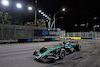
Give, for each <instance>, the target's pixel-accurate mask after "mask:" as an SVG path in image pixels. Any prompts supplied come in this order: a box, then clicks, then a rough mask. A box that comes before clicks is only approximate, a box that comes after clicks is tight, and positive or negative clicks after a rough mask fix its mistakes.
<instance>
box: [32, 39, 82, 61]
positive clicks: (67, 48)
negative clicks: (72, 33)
mask: <svg viewBox="0 0 100 67" xmlns="http://www.w3.org/2000/svg"><path fill="white" fill-rule="evenodd" d="M80 50H81V46H80V45H79V44H76V45H72V44H71V43H70V42H68V41H64V42H63V43H62V44H61V43H60V44H59V45H55V46H54V47H52V48H50V49H47V47H46V46H42V47H41V48H40V50H35V51H34V52H33V55H34V57H35V59H38V60H41V61H44V62H47V61H48V60H51V59H52V60H57V59H63V58H64V57H65V55H66V54H70V53H72V52H74V51H80Z"/></svg>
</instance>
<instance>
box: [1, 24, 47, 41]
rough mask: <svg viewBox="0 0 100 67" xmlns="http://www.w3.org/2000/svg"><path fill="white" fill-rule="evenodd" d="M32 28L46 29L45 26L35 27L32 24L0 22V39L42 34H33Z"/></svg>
mask: <svg viewBox="0 0 100 67" xmlns="http://www.w3.org/2000/svg"><path fill="white" fill-rule="evenodd" d="M34 29H42V30H47V29H46V28H37V27H32V26H21V25H5V24H4V25H3V24H0V39H29V38H31V39H33V38H42V36H34Z"/></svg>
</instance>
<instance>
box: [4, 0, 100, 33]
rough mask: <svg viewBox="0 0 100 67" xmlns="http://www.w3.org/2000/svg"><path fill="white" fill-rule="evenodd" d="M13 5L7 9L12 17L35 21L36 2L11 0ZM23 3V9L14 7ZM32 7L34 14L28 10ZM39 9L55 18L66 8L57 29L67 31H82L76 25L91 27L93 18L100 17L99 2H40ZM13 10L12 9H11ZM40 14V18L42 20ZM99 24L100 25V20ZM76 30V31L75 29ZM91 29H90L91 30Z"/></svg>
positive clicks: (42, 0) (63, 0)
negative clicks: (86, 24) (18, 3)
mask: <svg viewBox="0 0 100 67" xmlns="http://www.w3.org/2000/svg"><path fill="white" fill-rule="evenodd" d="M10 1H11V2H12V4H10V6H9V7H6V9H7V10H8V12H9V13H10V14H12V15H16V14H17V15H18V14H19V15H21V17H22V18H23V19H24V20H25V21H29V20H31V21H32V20H33V18H34V9H35V3H34V0H10ZM18 1H19V2H21V3H22V5H23V8H22V9H23V10H22V9H19V10H18V9H16V8H15V6H12V5H14V4H15V3H16V2H18ZM28 5H31V6H33V7H34V9H33V12H32V11H28V10H27V6H28ZM37 7H38V8H40V9H42V10H44V11H45V12H46V13H47V14H51V18H52V17H53V15H54V13H55V12H58V11H60V10H61V8H63V7H65V8H66V10H67V11H66V12H65V13H59V14H57V16H56V17H57V18H58V17H60V16H63V17H64V18H63V19H58V20H57V21H56V27H60V28H62V29H66V31H69V32H70V31H76V30H75V29H77V31H80V29H79V28H80V27H77V28H75V27H74V24H75V23H77V24H78V25H80V24H81V23H83V22H85V23H86V22H88V23H89V24H90V25H92V24H93V23H94V20H93V17H94V16H97V17H100V2H99V0H38V4H37ZM10 8H12V9H10ZM40 17H41V16H40V14H38V18H40ZM97 23H100V19H99V21H98V22H97ZM74 28H75V29H74ZM90 28H91V26H90ZM90 28H89V29H90Z"/></svg>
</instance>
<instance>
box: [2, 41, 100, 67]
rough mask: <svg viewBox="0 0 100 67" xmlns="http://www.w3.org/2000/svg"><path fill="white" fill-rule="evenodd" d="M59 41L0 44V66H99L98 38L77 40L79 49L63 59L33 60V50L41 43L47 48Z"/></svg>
mask: <svg viewBox="0 0 100 67" xmlns="http://www.w3.org/2000/svg"><path fill="white" fill-rule="evenodd" d="M59 43H61V42H59V41H55V42H37V43H36V42H35V43H34V42H33V43H12V44H0V67H100V40H79V44H81V46H82V48H81V51H76V52H74V53H72V54H70V55H66V56H65V58H64V59H63V60H57V61H55V62H49V63H43V62H39V61H36V60H34V57H33V55H32V54H33V51H34V50H36V49H40V47H41V46H42V45H47V46H48V48H50V47H53V46H54V45H57V44H59Z"/></svg>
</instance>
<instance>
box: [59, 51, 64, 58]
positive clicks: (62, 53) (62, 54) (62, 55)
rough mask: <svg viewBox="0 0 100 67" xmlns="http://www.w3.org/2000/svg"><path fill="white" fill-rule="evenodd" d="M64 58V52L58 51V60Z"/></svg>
mask: <svg viewBox="0 0 100 67" xmlns="http://www.w3.org/2000/svg"><path fill="white" fill-rule="evenodd" d="M64 57H65V50H61V51H60V55H59V59H63V58H64Z"/></svg>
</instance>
